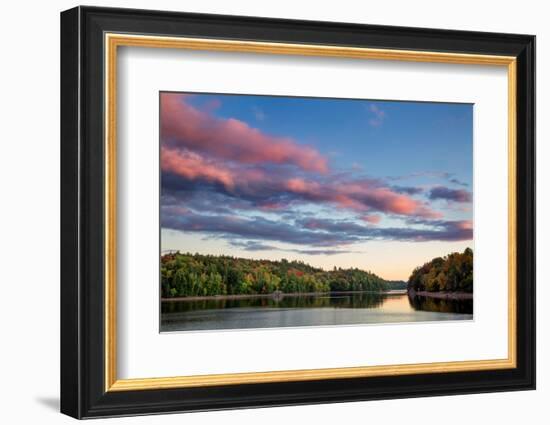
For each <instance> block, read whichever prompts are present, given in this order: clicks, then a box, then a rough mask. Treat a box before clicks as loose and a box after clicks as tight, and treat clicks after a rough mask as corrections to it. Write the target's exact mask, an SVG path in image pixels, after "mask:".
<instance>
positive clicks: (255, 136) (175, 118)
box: [161, 93, 328, 173]
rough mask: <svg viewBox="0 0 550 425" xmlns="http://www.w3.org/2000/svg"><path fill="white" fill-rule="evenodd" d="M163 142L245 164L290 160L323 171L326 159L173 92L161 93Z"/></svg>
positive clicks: (292, 141) (310, 168)
mask: <svg viewBox="0 0 550 425" xmlns="http://www.w3.org/2000/svg"><path fill="white" fill-rule="evenodd" d="M161 138H162V141H163V144H168V145H171V146H173V147H178V148H186V149H192V150H194V151H200V152H204V153H207V154H209V155H212V156H216V157H219V158H222V159H228V160H232V161H236V162H239V163H245V164H260V163H273V164H290V165H294V166H297V167H299V168H301V169H302V170H304V171H310V172H319V173H327V172H328V164H327V159H326V158H325V157H323V155H321V153H320V152H319V151H317V150H316V149H314V148H313V147H311V146H305V145H300V144H298V143H296V142H295V141H294V140H292V139H291V138H288V137H275V136H270V135H267V134H265V133H263V132H261V131H260V130H258V129H256V128H253V127H250V126H249V125H248V124H246V123H245V122H243V121H240V120H237V119H234V118H229V119H224V118H217V117H215V116H213V115H211V114H210V113H209V112H208V111H202V110H199V109H197V108H195V107H193V106H192V105H190V104H189V103H187V102H186V96H185V95H181V94H176V93H162V95H161Z"/></svg>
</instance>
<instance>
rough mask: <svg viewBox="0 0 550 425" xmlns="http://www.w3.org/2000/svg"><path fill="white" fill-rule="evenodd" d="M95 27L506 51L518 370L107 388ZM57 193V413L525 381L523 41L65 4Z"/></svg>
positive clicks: (408, 392)
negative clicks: (512, 116) (513, 65)
mask: <svg viewBox="0 0 550 425" xmlns="http://www.w3.org/2000/svg"><path fill="white" fill-rule="evenodd" d="M105 32H118V33H139V34H155V35H167V36H185V37H202V38H216V39H232V40H258V41H265V42H275V43H308V44H318V45H331V46H348V47H350V46H351V47H370V48H382V49H400V50H422V51H433V52H450V53H474V54H484V55H506V56H514V57H516V59H517V258H516V262H517V304H516V305H517V311H516V316H517V335H516V343H517V351H516V353H517V367H516V368H513V369H502V370H483V371H469V372H450V373H429V374H425V373H423V374H415V375H401V376H383V377H369V378H345V379H325V380H311V381H301V382H272V383H259V384H246V385H225V386H208V387H191V388H172V389H156V390H142V391H117V392H108V391H107V392H106V391H105V373H104V371H105V360H104V359H105V357H104V353H105V341H104V332H105V326H104V313H105V311H104V309H105V303H104V297H105V293H104V285H103V282H104V270H105V259H104V258H105V257H104V249H105V248H104V246H105V245H104V242H105V241H104V232H103V229H104V226H105V219H104V206H105V201H104V183H105V181H104V176H105V164H104V157H105V152H104V146H103V143H102V140H103V135H104V122H103V120H104V115H103V112H104V105H105V99H104V91H103V87H104V84H105V81H104V69H103V64H104V54H105V52H104V48H105V46H104V34H105ZM61 194H62V196H61V412H62V413H65V414H67V415H70V416H73V417H75V418H93V417H106V416H120V415H137V414H153V413H164V412H187V411H204V410H219V409H234V408H245V407H263V406H281V405H300V404H314V403H330V402H347V401H355V400H374V399H388V398H405V397H419V396H438V395H452V394H466V393H483V392H495V391H513V390H529V389H534V388H535V37H534V36H531V35H517V34H497V33H480V32H467V31H450V30H433V29H419V28H405V27H390V26H374V25H357V24H348V23H332V22H330V23H329V22H313V21H296V20H284V19H265V18H255V17H240V16H221V15H204V14H191V13H176V12H162V11H145V10H131V9H111V8H96V7H76V8H74V9H70V10H67V11H65V12H62V13H61ZM504 213H505V212H503V214H504Z"/></svg>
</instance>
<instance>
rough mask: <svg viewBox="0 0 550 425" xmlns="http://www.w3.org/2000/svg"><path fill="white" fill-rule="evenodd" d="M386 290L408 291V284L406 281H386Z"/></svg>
mask: <svg viewBox="0 0 550 425" xmlns="http://www.w3.org/2000/svg"><path fill="white" fill-rule="evenodd" d="M385 285H386V290H388V291H399V290H405V289H407V282H405V281H404V280H386V281H385Z"/></svg>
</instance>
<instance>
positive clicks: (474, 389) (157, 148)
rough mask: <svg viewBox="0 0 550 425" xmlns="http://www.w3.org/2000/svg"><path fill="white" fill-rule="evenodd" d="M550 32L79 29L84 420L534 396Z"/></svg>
mask: <svg viewBox="0 0 550 425" xmlns="http://www.w3.org/2000/svg"><path fill="white" fill-rule="evenodd" d="M534 61H535V37H534V36H530V35H517V34H495V33H478V32H464V31H449V30H433V29H418V28H401V27H389V26H369V25H355V24H343V23H329V22H312V21H294V20H279V19H265V18H251V17H238V16H220V15H202V14H187V13H175V12H160V11H143V10H129V9H108V8H94V7H77V8H74V9H71V10H68V11H65V12H63V13H62V14H61V104H62V107H61V113H62V114H61V115H62V123H61V164H62V169H61V191H62V205H61V211H62V217H61V221H62V226H61V227H62V229H61V249H62V252H61V258H62V267H61V272H62V277H61V411H62V412H63V413H65V414H68V415H70V416H73V417H76V418H91V417H104V416H120V415H137V414H148V413H163V412H178V411H181V412H185V411H199V410H215V409H230V408H243V407H258V406H275V405H296V404H308V403H327V402H341V401H353V400H370V399H383V398H401V397H417V396H433V395H450V394H463V393H478V392H488V391H510V390H525V389H534V388H535V217H534V215H535V182H534V178H535V170H534V164H535V152H534V146H535V134H534V128H535V127H534V122H535V110H534V105H535V104H534V99H535V94H534V93H535V78H534V77H535V75H534V70H535V62H534Z"/></svg>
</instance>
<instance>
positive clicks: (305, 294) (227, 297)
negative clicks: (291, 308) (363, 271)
mask: <svg viewBox="0 0 550 425" xmlns="http://www.w3.org/2000/svg"><path fill="white" fill-rule="evenodd" d="M348 294H381V295H382V294H385V295H405V294H407V290H406V289H403V290H399V289H397V290H390V291H332V292H272V293H270V294H238V295H204V296H191V297H172V298H161V299H160V300H161V302H177V301H209V300H246V299H251V298H272V299H282V298H284V297H311V296H321V295H348Z"/></svg>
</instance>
